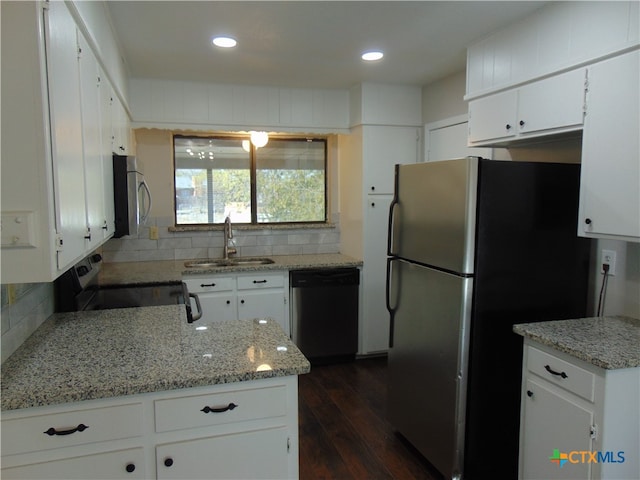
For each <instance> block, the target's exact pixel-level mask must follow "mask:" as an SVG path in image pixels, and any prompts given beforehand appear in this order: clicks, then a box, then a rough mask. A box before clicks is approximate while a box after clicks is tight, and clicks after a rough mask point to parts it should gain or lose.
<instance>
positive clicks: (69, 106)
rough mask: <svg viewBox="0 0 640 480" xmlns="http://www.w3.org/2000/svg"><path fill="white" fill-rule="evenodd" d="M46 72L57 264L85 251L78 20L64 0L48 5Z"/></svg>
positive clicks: (61, 267)
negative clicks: (57, 246) (59, 240)
mask: <svg viewBox="0 0 640 480" xmlns="http://www.w3.org/2000/svg"><path fill="white" fill-rule="evenodd" d="M47 12H48V13H47V16H46V17H47V22H46V28H47V36H46V45H47V73H48V83H49V103H50V110H51V112H50V116H51V142H52V148H53V174H54V175H53V176H54V190H55V209H56V231H57V233H58V235H60V236H61V237H62V240H61V243H62V245H60V251H59V252H58V270H65V269H66V267H68V266H69V265H71V264H72V263H73V262H74V261H76V260H77V259H78V258H80V257H81V256H82V255H83V253H84V251H85V238H84V237H85V235H86V221H87V215H86V207H85V187H84V161H83V156H82V153H83V152H82V109H81V105H80V78H79V74H78V44H77V38H76V25H75V22H74V20H73V17H72V16H71V13H70V12H69V10H68V9H67V6H66V5H65V3H64V2H50V3H49V8H48V10H47Z"/></svg>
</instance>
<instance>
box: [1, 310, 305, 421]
mask: <svg viewBox="0 0 640 480" xmlns="http://www.w3.org/2000/svg"><path fill="white" fill-rule="evenodd" d="M199 326H202V325H198V324H197V322H196V323H194V324H189V323H187V321H186V314H185V310H184V307H183V306H179V305H172V306H163V307H145V308H127V309H115V310H102V311H93V312H78V313H59V314H54V315H52V316H51V317H50V318H49V319H48V320H47V321H46V322H45V323H43V324H42V325H41V326H40V328H38V330H36V332H35V333H34V334H33V335H31V337H29V338H28V339H27V341H26V342H25V343H24V344H23V345H22V346H21V347H20V348H19V349H18V350H17V351H16V352H15V353H14V354H13V355H12V356H11V357H9V358H8V359H7V360H6V361H5V362H4V363H3V365H2V410H13V409H19V408H28V407H36V406H44V405H52V404H58V403H65V402H77V401H82V400H92V399H98V398H108V397H115V396H121V395H132V394H139V393H147V392H156V391H165V390H173V389H179V388H189V387H197V386H205V385H213V384H219V383H231V382H239V381H245V380H256V379H261V378H268V377H277V376H286V375H299V374H304V373H307V372H309V371H310V365H309V362H308V361H307V359H306V358H305V357H304V355H303V354H302V353H301V352H300V350H298V348H297V347H296V346H295V345H294V344H293V342H291V340H290V339H289V338H288V337H287V336H286V335H285V334H284V332H283V331H282V329H281V328H280V326H279V325H278V324H277V322H274V321H272V320H268V321H267V322H266V323H264V324H263V323H260V322H258V321H257V320H240V321H233V322H220V323H216V324H214V325H208V329H207V330H198V329H197V327H199Z"/></svg>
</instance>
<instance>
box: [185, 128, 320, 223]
mask: <svg viewBox="0 0 640 480" xmlns="http://www.w3.org/2000/svg"><path fill="white" fill-rule="evenodd" d="M173 144H174V163H175V182H174V186H175V212H176V225H211V224H221V223H223V222H224V220H225V218H226V217H227V216H229V217H230V218H231V221H232V222H233V223H245V224H278V223H280V224H282V223H314V222H315V223H317V222H326V220H327V214H326V211H327V208H326V206H327V201H326V190H327V188H326V187H327V180H326V178H327V176H326V166H327V142H326V139H321V138H283V137H277V138H270V139H269V141H268V143H267V144H266V145H265V146H264V147H260V148H257V147H255V146H254V145H253V144H252V143H251V142H250V139H249V137H248V136H246V137H242V136H238V137H236V136H233V137H230V136H226V137H225V136H211V137H196V136H180V135H175V136H174V138H173Z"/></svg>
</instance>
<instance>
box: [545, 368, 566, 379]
mask: <svg viewBox="0 0 640 480" xmlns="http://www.w3.org/2000/svg"><path fill="white" fill-rule="evenodd" d="M544 369H545V370H546V371H547V372H549V373H550V374H551V375H557V376H558V377H562V378H567V374H566V373H564V372H556V371H555V370H552V369H551V367H550V366H549V365H545V366H544Z"/></svg>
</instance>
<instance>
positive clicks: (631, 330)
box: [513, 317, 640, 370]
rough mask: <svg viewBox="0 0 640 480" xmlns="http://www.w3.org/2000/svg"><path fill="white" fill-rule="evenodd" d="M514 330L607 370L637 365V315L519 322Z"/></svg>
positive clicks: (639, 359)
mask: <svg viewBox="0 0 640 480" xmlns="http://www.w3.org/2000/svg"><path fill="white" fill-rule="evenodd" d="M513 331H514V332H515V333H517V334H519V335H522V336H523V337H525V338H529V339H531V340H535V341H536V342H539V343H542V344H543V345H548V346H550V347H552V348H554V349H556V350H559V351H561V352H564V353H567V354H569V355H571V356H573V357H576V358H579V359H580V360H584V361H585V362H589V363H591V364H593V365H596V366H597V367H600V368H604V369H607V370H613V369H619V368H633V367H640V320H639V319H636V318H629V317H590V318H577V319H574V320H557V321H552V322H539V323H521V324H516V325H514V326H513Z"/></svg>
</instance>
